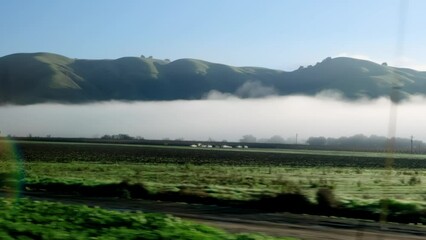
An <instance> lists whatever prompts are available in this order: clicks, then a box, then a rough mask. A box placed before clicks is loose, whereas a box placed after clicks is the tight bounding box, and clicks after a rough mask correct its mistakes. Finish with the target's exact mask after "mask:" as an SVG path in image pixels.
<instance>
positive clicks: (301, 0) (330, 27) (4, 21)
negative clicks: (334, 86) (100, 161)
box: [0, 0, 426, 70]
mask: <svg viewBox="0 0 426 240" xmlns="http://www.w3.org/2000/svg"><path fill="white" fill-rule="evenodd" d="M405 4H406V5H405V6H407V11H406V13H407V17H406V21H405V25H404V26H405V28H404V34H403V35H401V34H399V33H398V29H399V26H400V23H401V21H400V12H401V7H400V6H401V1H399V0H375V1H369V0H356V1H350V0H334V1H333V0H328V1H327V0H324V1H319V0H312V1H307V0H293V1H291V0H268V1H265V0H262V1H260V0H214V1H213V0H211V1H207V0H174V1H173V0H168V1H166V0H152V1H149V0H146V1H142V0H139V1H136V0H135V1H132V0H127V1H118V0H117V1H112V0H90V1H87V0H73V1H55V0H39V1H29V0H26V1H23V0H13V1H1V2H0V33H1V34H0V35H1V37H0V56H4V55H8V54H11V53H16V52H41V51H43V52H54V53H58V54H62V55H66V56H68V57H73V58H89V59H104V58H119V57H123V56H140V55H141V54H143V55H145V56H150V55H152V56H154V57H155V58H160V59H165V58H169V59H171V60H175V59H178V58H197V59H204V60H207V61H211V62H220V63H225V64H230V65H234V66H261V67H268V68H277V69H284V70H293V69H295V68H297V67H298V66H299V65H309V64H315V63H316V62H318V61H321V60H322V59H324V58H326V57H328V56H332V57H335V56H353V57H358V58H366V59H371V60H374V61H377V62H383V61H386V62H388V63H389V64H390V65H400V66H407V67H413V68H417V69H423V70H426V54H425V53H426V44H424V43H426V31H424V26H426V17H425V16H426V15H424V10H425V9H426V1H422V0H417V1H415V0H411V1H406V2H405ZM401 37H402V38H401ZM398 39H403V42H402V43H403V48H402V52H401V53H400V54H397V41H398Z"/></svg>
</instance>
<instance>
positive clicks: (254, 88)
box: [235, 81, 277, 98]
mask: <svg viewBox="0 0 426 240" xmlns="http://www.w3.org/2000/svg"><path fill="white" fill-rule="evenodd" d="M235 94H236V95H237V96H239V97H241V98H262V97H269V96H274V95H277V91H276V90H275V88H274V87H269V86H265V85H263V84H262V83H261V82H259V81H248V82H245V83H244V84H243V85H241V86H240V87H239V88H238V89H237V91H235Z"/></svg>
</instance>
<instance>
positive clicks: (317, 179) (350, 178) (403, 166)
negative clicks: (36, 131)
mask: <svg viewBox="0 0 426 240" xmlns="http://www.w3.org/2000/svg"><path fill="white" fill-rule="evenodd" d="M16 147H17V149H19V156H18V155H17V159H10V157H8V156H10V155H7V154H3V156H2V161H1V169H2V170H3V171H4V174H6V171H5V170H6V169H11V168H14V169H15V172H20V173H19V174H17V175H19V176H21V178H22V179H23V180H24V182H25V184H26V186H27V187H28V188H29V189H31V186H32V185H37V184H45V185H46V184H56V183H61V184H81V185H85V186H97V185H108V184H118V185H119V184H121V183H125V184H126V186H127V185H137V186H143V187H144V189H146V190H147V191H148V192H149V193H151V194H157V193H170V192H171V193H191V194H194V195H197V196H201V197H210V198H214V199H219V200H238V201H252V200H258V199H261V198H263V197H274V196H277V195H279V194H281V193H301V194H303V195H304V196H306V197H307V198H308V199H309V200H310V201H311V202H315V201H316V194H317V192H318V190H319V189H322V188H328V189H332V190H333V192H334V194H335V195H336V198H337V199H338V200H339V201H340V202H342V204H346V205H348V206H349V205H350V206H352V205H362V206H367V205H369V204H370V205H375V206H376V205H377V203H378V202H379V200H380V199H393V200H397V201H400V202H402V203H406V204H411V205H410V206H411V209H425V208H426V191H425V190H424V189H426V188H425V187H426V160H425V159H423V155H408V154H405V155H404V154H400V155H398V158H395V159H394V163H393V165H394V168H393V169H392V170H388V169H385V162H386V159H387V158H386V157H385V156H386V155H384V154H380V153H357V152H337V151H336V154H333V151H325V152H324V154H322V152H321V151H318V150H315V151H309V150H301V151H294V150H290V151H286V150H275V149H273V150H257V149H250V150H249V151H247V150H226V151H222V150H210V149H208V150H206V149H194V148H187V147H167V146H166V147H163V146H155V147H153V146H149V147H148V146H137V145H114V144H109V145H103V144H79V143H72V144H70V143H40V142H37V143H34V142H17V143H16ZM18 163H19V164H18ZM17 170H18V171H17ZM123 197H132V196H131V193H127V192H126V193H124V194H123Z"/></svg>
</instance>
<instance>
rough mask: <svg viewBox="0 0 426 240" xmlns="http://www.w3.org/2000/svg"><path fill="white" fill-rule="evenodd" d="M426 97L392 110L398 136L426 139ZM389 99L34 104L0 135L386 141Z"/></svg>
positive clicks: (1, 125)
mask: <svg viewBox="0 0 426 240" xmlns="http://www.w3.org/2000/svg"><path fill="white" fill-rule="evenodd" d="M425 106H426V99H425V98H423V97H413V98H412V99H411V100H409V101H407V102H404V103H402V104H400V105H398V107H397V126H396V136H398V137H407V138H408V137H409V136H411V135H414V137H415V139H421V140H425V139H426V131H423V130H424V129H425V128H424V126H423V123H426V111H424V107H425ZM389 112H390V102H389V100H387V99H383V98H382V99H378V100H363V101H357V102H345V101H342V100H336V99H333V98H327V97H320V96H317V97H305V96H291V97H271V98H263V99H238V98H225V99H216V100H211V99H210V100H193V101H165V102H132V103H128V102H103V103H93V104H84V105H62V104H37V105H29V106H2V107H0V131H1V135H8V134H10V135H15V136H28V135H29V134H31V135H32V136H46V135H51V136H55V137H100V136H102V135H104V134H118V133H124V134H129V135H131V136H141V137H144V138H147V139H163V138H170V139H176V138H184V139H187V140H207V139H209V138H211V139H214V140H217V141H220V140H224V139H227V140H229V141H236V140H239V139H240V138H241V137H242V136H243V135H246V134H252V135H254V136H255V137H257V138H270V137H271V136H273V135H280V136H282V137H283V138H284V139H289V138H290V140H289V141H291V139H292V138H294V137H295V135H296V134H298V136H299V139H307V138H308V137H309V136H325V137H340V136H351V135H354V134H358V133H362V134H365V135H371V134H375V135H382V136H387V135H388V122H389Z"/></svg>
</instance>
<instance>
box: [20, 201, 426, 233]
mask: <svg viewBox="0 0 426 240" xmlns="http://www.w3.org/2000/svg"><path fill="white" fill-rule="evenodd" d="M26 196H27V197H29V198H31V199H34V200H47V201H58V202H62V203H67V204H85V205H89V206H99V207H103V208H107V209H113V210H120V211H143V212H160V213H165V214H171V215H174V216H178V217H181V218H184V219H187V220H190V221H193V222H199V223H203V224H206V225H210V226H215V227H219V228H222V229H225V230H227V231H230V232H238V233H239V232H260V233H265V234H268V235H272V236H291V237H297V238H300V239H306V240H311V239H312V240H313V239H330V240H334V239H336V240H337V239H345V240H346V239H356V240H361V239H362V240H382V239H387V240H397V239H407V240H420V239H423V240H424V239H426V227H425V226H413V225H405V224H395V223H386V224H379V223H376V222H372V221H366V220H355V219H343V218H330V217H323V216H312V215H298V214H290V213H262V212H256V211H252V210H247V209H236V208H230V207H220V206H211V205H201V204H186V203H175V202H161V201H150V200H124V199H116V198H93V197H76V196H64V195H52V194H46V193H40V192H36V193H26Z"/></svg>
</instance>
